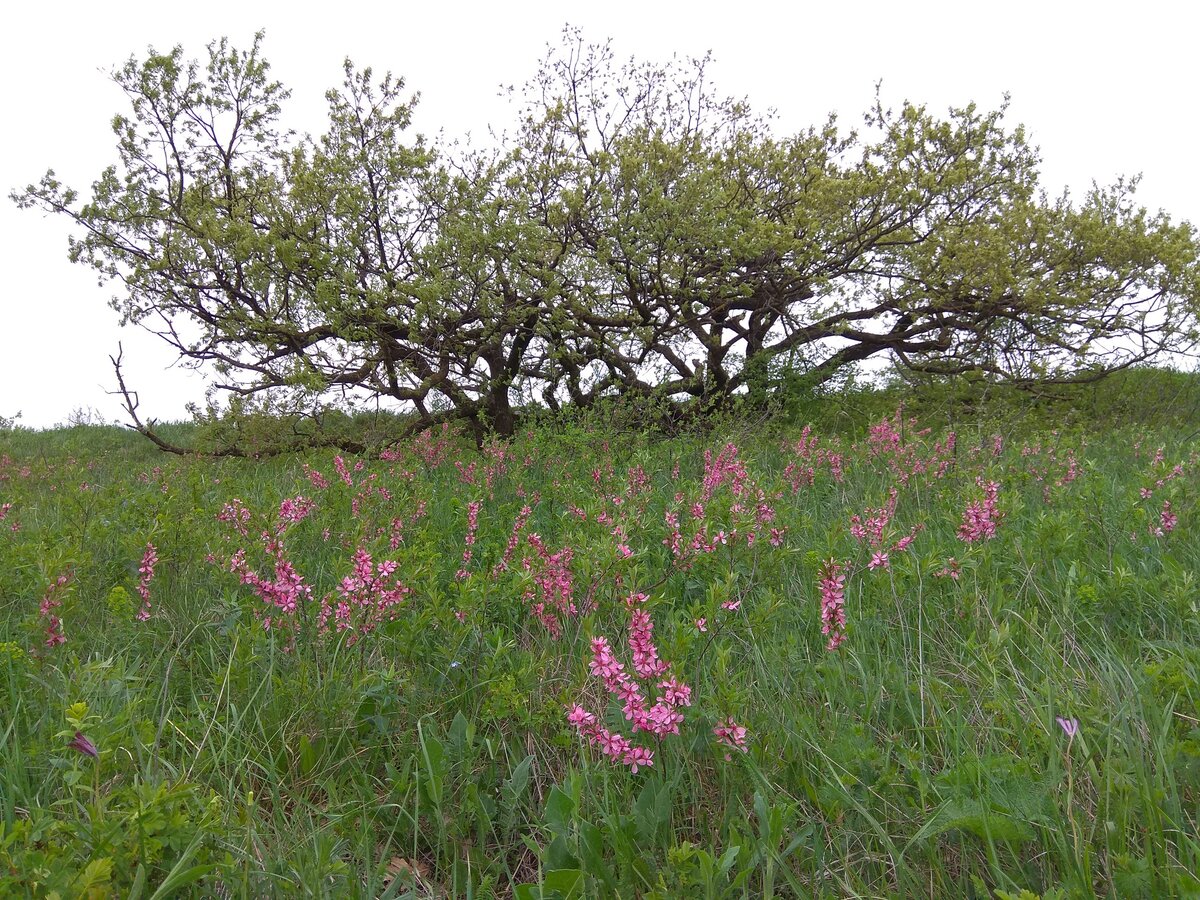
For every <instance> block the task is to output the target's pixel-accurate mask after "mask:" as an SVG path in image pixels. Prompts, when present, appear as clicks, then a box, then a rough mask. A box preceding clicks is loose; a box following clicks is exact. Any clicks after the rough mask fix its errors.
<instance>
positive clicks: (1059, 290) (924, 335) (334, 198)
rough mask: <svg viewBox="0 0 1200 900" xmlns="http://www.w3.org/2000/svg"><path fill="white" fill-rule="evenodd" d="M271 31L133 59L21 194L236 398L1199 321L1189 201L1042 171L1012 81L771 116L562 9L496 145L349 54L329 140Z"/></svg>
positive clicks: (485, 388)
mask: <svg viewBox="0 0 1200 900" xmlns="http://www.w3.org/2000/svg"><path fill="white" fill-rule="evenodd" d="M261 45H262V36H261V35H259V36H258V37H257V38H256V39H255V41H254V43H253V46H252V47H251V48H250V49H249V50H245V51H239V50H236V49H234V48H232V47H231V46H229V44H228V43H227V42H226V41H225V40H220V41H217V42H215V43H213V44H211V45H210V46H209V48H208V59H207V61H206V62H203V63H201V62H194V61H193V62H188V61H186V60H185V59H184V55H183V52H182V50H181V49H180V48H176V49H174V50H173V51H171V52H170V53H168V54H159V53H155V52H151V53H150V54H149V55H148V56H147V57H146V58H145V59H141V60H138V59H136V58H131V59H130V60H129V61H128V62H127V63H126V64H125V65H124V66H122V67H120V68H118V69H117V70H115V72H114V73H113V77H114V79H115V81H116V82H117V83H118V84H119V85H120V86H121V87H122V88H123V89H124V91H125V93H126V95H127V96H128V98H129V108H128V110H127V111H126V112H125V113H124V114H122V115H118V116H117V117H116V118H114V120H113V131H114V134H115V136H116V139H117V154H118V159H117V162H116V163H115V164H114V165H112V166H110V167H109V168H108V169H106V170H105V171H104V172H103V173H102V174H101V176H100V177H99V178H98V179H97V180H96V181H95V183H94V184H93V185H92V187H91V190H90V193H89V194H88V195H87V196H86V198H84V197H81V195H80V194H79V193H78V192H76V191H75V190H72V189H71V188H69V187H67V186H65V185H63V184H61V183H60V182H59V181H58V180H57V178H56V177H55V175H54V173H53V171H51V172H48V173H47V174H46V176H45V177H44V178H43V179H42V180H41V182H40V183H38V184H35V185H31V186H29V187H27V188H26V189H25V190H23V191H19V192H15V193H14V194H13V195H12V196H13V199H15V200H16V202H17V203H18V204H20V205H21V206H23V207H36V208H41V209H44V210H49V211H52V212H55V213H59V214H62V215H65V216H67V217H68V218H70V219H72V220H73V221H74V222H75V223H76V224H77V225H78V226H79V236H78V237H76V238H74V239H73V240H72V242H71V247H70V254H71V258H72V259H73V260H74V261H76V262H80V263H83V264H86V265H89V266H91V267H93V268H95V269H96V270H97V271H98V272H99V273H100V274H101V276H102V277H103V278H104V279H109V280H113V281H115V282H117V284H118V285H119V288H118V292H117V295H116V296H115V298H114V300H113V305H114V307H115V308H116V309H117V310H118V311H120V312H121V314H122V315H123V317H124V318H125V319H126V320H128V321H132V322H138V323H140V324H142V325H144V326H146V327H148V328H151V329H153V330H155V331H156V332H157V333H159V334H160V335H161V336H162V337H163V338H164V339H165V340H167V341H168V342H170V343H171V344H172V345H173V346H174V347H175V349H177V350H178V351H179V353H180V355H181V357H182V358H183V359H184V360H185V361H187V362H190V363H193V364H196V365H210V366H211V367H212V371H214V372H215V373H216V374H217V381H216V386H217V387H218V388H220V389H222V390H225V391H230V392H233V393H234V394H236V395H241V396H242V397H245V398H256V397H264V398H265V397H270V398H271V400H270V402H271V403H273V404H279V403H283V404H284V405H285V406H287V407H288V408H293V407H294V408H301V407H305V406H311V405H312V404H319V403H320V402H321V400H322V399H323V398H328V397H329V396H330V395H331V393H333V394H336V393H337V392H339V391H340V392H347V391H354V392H359V393H360V394H361V393H365V394H368V395H373V396H375V397H384V398H391V399H392V400H393V401H396V402H397V403H398V404H399V405H401V406H403V407H404V408H411V409H412V410H414V411H415V414H416V415H415V418H414V420H413V421H414V422H415V423H416V424H418V425H420V426H427V425H431V424H435V423H437V422H439V421H446V420H451V419H459V420H466V421H468V422H469V423H471V424H472V425H473V426H474V427H475V428H476V429H477V431H479V432H482V431H483V430H485V429H488V428H492V429H494V430H496V431H498V432H500V433H504V434H506V433H510V432H511V431H512V429H513V427H514V425H515V423H516V416H517V410H518V409H519V408H520V407H521V406H524V405H528V404H539V405H545V406H548V407H550V408H551V409H558V408H560V407H561V406H562V405H564V404H571V405H578V406H584V407H588V406H592V405H594V404H595V403H596V402H597V401H598V400H600V399H601V398H604V397H609V396H618V395H619V396H625V397H635V398H636V397H643V398H650V397H657V398H660V399H667V400H670V401H673V402H678V401H680V400H690V401H694V402H696V403H698V404H699V405H701V406H703V407H705V408H708V407H711V406H714V405H721V404H724V403H727V402H728V401H729V400H730V399H731V398H733V397H736V396H738V395H741V394H745V395H746V397H747V399H748V400H749V402H752V403H756V404H761V403H764V402H766V401H767V399H769V397H770V396H771V395H772V393H778V392H780V391H783V390H785V389H786V385H788V384H795V383H796V381H797V378H798V377H800V378H801V379H802V380H803V383H805V384H808V385H820V384H821V383H823V382H825V381H827V380H828V379H830V378H833V377H834V376H836V375H837V374H838V373H839V372H840V371H843V370H844V369H845V367H847V366H850V365H852V364H854V363H857V362H860V361H862V360H865V359H868V358H870V357H877V356H886V357H888V358H890V359H891V360H892V361H893V362H894V363H895V364H897V365H898V366H900V367H901V368H902V369H904V370H908V371H910V372H914V373H927V374H930V375H937V376H943V375H953V374H962V373H978V374H980V375H982V376H983V377H986V378H989V379H993V380H996V381H1003V382H1008V383H1017V384H1030V383H1046V382H1066V381H1076V380H1087V379H1092V378H1096V377H1098V376H1100V375H1102V374H1105V373H1108V372H1111V371H1113V370H1116V369H1122V368H1126V367H1128V366H1131V365H1134V364H1136V363H1140V362H1144V361H1147V360H1151V359H1154V358H1156V357H1158V356H1159V355H1160V354H1162V353H1164V352H1170V351H1179V350H1184V349H1187V348H1189V347H1191V346H1192V345H1193V344H1194V343H1195V341H1196V338H1197V333H1196V327H1195V312H1196V308H1197V300H1198V298H1200V262H1198V253H1197V238H1196V232H1195V230H1194V229H1193V228H1192V226H1191V225H1189V224H1187V223H1182V224H1176V223H1172V222H1171V220H1170V218H1169V217H1168V216H1167V215H1166V214H1164V213H1158V214H1150V213H1148V212H1147V211H1146V210H1144V209H1142V208H1140V207H1138V206H1137V205H1136V204H1135V202H1134V190H1135V187H1136V180H1122V181H1118V182H1117V183H1116V184H1114V185H1112V186H1109V187H1096V188H1094V189H1093V190H1092V191H1090V192H1089V193H1088V194H1087V195H1086V196H1085V197H1083V198H1082V199H1081V200H1079V201H1073V200H1072V199H1071V198H1070V197H1068V196H1066V195H1064V196H1062V197H1060V198H1057V199H1053V198H1049V197H1048V196H1047V195H1046V194H1045V192H1044V191H1043V190H1042V188H1041V187H1040V185H1039V171H1038V165H1039V160H1038V155H1037V152H1036V150H1035V148H1033V147H1032V146H1030V144H1029V143H1028V142H1027V139H1026V135H1025V133H1024V131H1023V129H1021V128H1020V127H1017V128H1010V127H1008V126H1007V125H1006V123H1005V121H1004V114H1005V110H1004V108H1003V107H1001V109H999V110H996V111H991V112H985V111H981V110H979V109H977V108H976V107H974V106H968V107H966V108H962V109H951V110H950V111H949V112H948V113H947V114H946V116H945V117H938V116H936V115H934V114H933V113H931V112H930V111H929V110H927V109H926V108H924V107H921V106H914V105H911V104H908V103H905V104H904V105H903V106H902V107H900V108H899V109H898V110H891V109H887V108H885V107H884V106H883V104H882V103H881V102H879V101H878V100H877V101H876V103H875V104H874V106H873V107H872V108H871V109H870V110H869V111H868V112H867V114H866V116H865V118H864V124H863V127H862V130H861V131H846V130H844V129H842V128H841V127H840V126H839V124H838V123H837V121H836V120H835V119H833V118H831V119H830V120H829V121H827V122H825V123H823V124H822V125H820V126H817V127H813V128H810V129H808V130H806V131H802V132H800V133H796V134H791V135H784V134H778V133H777V130H776V128H775V127H774V123H773V121H772V120H771V118H770V117H767V116H762V115H757V114H755V113H754V112H753V111H752V110H751V108H750V106H749V105H748V104H747V103H746V102H745V101H742V100H737V99H731V98H725V97H722V96H719V95H717V94H715V93H714V92H713V90H712V88H711V87H710V85H709V81H708V77H707V68H708V65H707V60H693V61H690V62H687V63H672V64H670V65H665V66H659V65H653V64H649V63H644V62H639V61H630V62H628V63H624V64H621V63H619V62H618V61H617V60H616V59H615V57H614V55H613V53H612V51H611V49H610V48H609V47H608V45H589V44H587V43H586V42H585V41H583V39H582V38H581V37H580V36H579V34H578V33H577V32H574V31H570V30H568V31H567V32H566V33H565V35H564V41H563V44H562V46H561V47H560V48H558V49H556V50H552V51H551V52H550V53H549V54H548V56H547V57H546V59H545V60H544V61H543V62H542V64H541V66H540V68H539V69H538V70H537V73H536V74H535V76H534V77H533V79H532V80H531V81H530V82H529V83H528V84H527V85H526V86H525V89H524V92H523V93H522V94H521V95H520V100H519V106H518V108H519V110H520V115H519V117H518V118H517V121H516V125H515V127H514V128H513V130H512V131H511V132H510V133H508V134H506V135H505V136H504V137H503V139H502V140H501V141H500V143H499V144H498V145H497V146H496V147H494V148H491V149H486V150H479V149H475V150H472V149H462V148H459V147H458V146H456V145H433V144H430V143H428V142H426V141H425V140H424V139H422V138H421V137H414V136H412V135H411V134H410V131H409V125H410V121H411V116H412V111H413V107H414V105H415V103H416V100H417V98H416V97H415V96H410V95H408V94H406V92H405V85H404V82H403V81H402V80H400V79H396V78H393V77H392V76H391V75H386V76H384V77H382V78H379V77H377V76H376V75H375V74H374V73H373V72H372V71H371V70H370V69H361V70H360V69H357V68H355V66H354V65H353V64H352V63H351V62H350V61H347V62H346V65H345V79H344V82H343V84H342V86H341V87H340V88H338V89H336V90H333V91H330V92H329V93H328V94H327V99H328V110H329V118H328V125H327V128H326V130H325V132H324V134H322V135H320V136H318V137H309V136H301V135H297V134H294V133H292V132H288V131H284V130H283V129H282V128H281V126H280V124H279V123H280V115H281V111H282V107H283V104H284V103H285V102H286V100H287V98H288V92H287V91H286V90H285V89H284V88H283V86H282V85H280V84H279V83H278V82H275V81H273V80H272V79H271V78H270V74H269V71H270V70H269V66H268V64H267V62H266V61H265V59H264V58H263V55H262V46H261ZM281 397H282V398H284V399H283V400H281V399H280V398H281Z"/></svg>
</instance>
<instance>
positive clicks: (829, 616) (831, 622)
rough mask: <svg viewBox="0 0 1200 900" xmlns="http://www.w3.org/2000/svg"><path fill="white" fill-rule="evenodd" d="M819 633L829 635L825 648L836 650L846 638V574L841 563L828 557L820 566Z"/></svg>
mask: <svg viewBox="0 0 1200 900" xmlns="http://www.w3.org/2000/svg"><path fill="white" fill-rule="evenodd" d="M820 591H821V633H822V634H825V635H828V636H829V643H828V644H827V645H826V649H827V650H836V649H837V648H838V647H840V646H841V645H842V641H844V640H845V639H846V611H845V604H846V575H845V572H844V570H843V568H842V564H841V563H839V562H837V561H836V560H833V559H830V560H828V561H826V563H825V564H824V565H823V566H822V567H821V580H820Z"/></svg>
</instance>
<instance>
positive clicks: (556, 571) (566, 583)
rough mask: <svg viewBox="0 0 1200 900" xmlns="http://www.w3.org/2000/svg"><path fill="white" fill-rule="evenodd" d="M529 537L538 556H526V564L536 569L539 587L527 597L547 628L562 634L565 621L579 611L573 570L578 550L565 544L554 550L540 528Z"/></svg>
mask: <svg viewBox="0 0 1200 900" xmlns="http://www.w3.org/2000/svg"><path fill="white" fill-rule="evenodd" d="M527 540H528V542H529V545H530V546H531V547H533V549H534V550H535V551H536V553H537V556H536V557H535V558H534V559H533V560H530V559H528V558H526V559H525V560H524V566H525V569H526V570H527V571H530V572H532V573H533V581H534V585H535V587H536V589H531V590H529V591H526V592H525V600H526V602H528V603H529V605H530V608H531V609H532V610H533V614H534V616H536V617H537V619H538V621H539V622H541V623H542V624H543V625H545V626H546V630H547V631H549V632H550V634H552V635H553V636H554V637H558V636H559V634H560V633H561V632H562V624H561V623H562V621H563V620H565V619H568V618H572V617H574V616H575V615H576V614H577V613H578V609H577V608H576V606H575V599H574V598H575V583H574V577H573V576H572V574H571V559H572V557H573V556H574V555H575V551H574V550H572V549H571V548H570V547H564V548H563V549H562V550H559V551H558V552H557V553H551V552H550V550H549V548H547V546H546V543H545V542H544V541H543V540H542V537H541V535H539V534H537V533H536V532H535V533H534V534H531V535H529V537H528V539H527Z"/></svg>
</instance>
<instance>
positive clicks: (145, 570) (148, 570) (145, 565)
mask: <svg viewBox="0 0 1200 900" xmlns="http://www.w3.org/2000/svg"><path fill="white" fill-rule="evenodd" d="M157 564H158V551H157V550H156V549H155V547H154V545H153V544H147V545H146V552H145V553H144V554H143V555H142V564H141V565H140V566H138V575H139V578H138V585H137V592H138V596H139V597H141V598H142V608H141V609H140V610H138V614H137V619H138V621H139V622H145V621H146V620H147V619H149V618H150V582H151V581H153V580H154V567H155V566H156V565H157Z"/></svg>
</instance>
